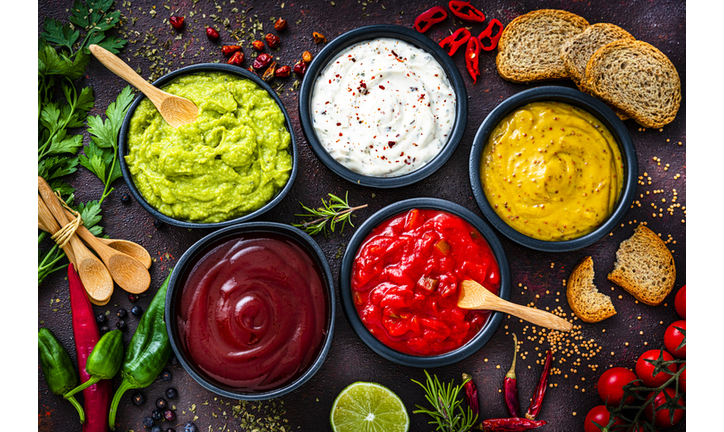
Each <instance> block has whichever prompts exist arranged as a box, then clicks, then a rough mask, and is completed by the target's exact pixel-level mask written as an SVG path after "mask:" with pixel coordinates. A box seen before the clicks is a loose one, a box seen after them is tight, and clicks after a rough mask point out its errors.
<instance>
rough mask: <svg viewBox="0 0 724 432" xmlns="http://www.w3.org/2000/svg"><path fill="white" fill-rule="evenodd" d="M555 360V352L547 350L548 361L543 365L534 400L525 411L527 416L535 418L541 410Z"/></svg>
mask: <svg viewBox="0 0 724 432" xmlns="http://www.w3.org/2000/svg"><path fill="white" fill-rule="evenodd" d="M552 360H553V354H552V353H551V350H548V352H546V362H545V364H544V365H543V374H542V375H541V377H540V381H538V386H537V387H536V388H535V392H534V393H533V400H532V401H531V403H530V406H529V407H528V412H526V413H525V418H527V419H530V420H535V418H536V417H537V416H538V413H539V412H540V408H541V406H542V405H543V396H545V395H546V388H548V373H549V372H550V370H551V363H552Z"/></svg>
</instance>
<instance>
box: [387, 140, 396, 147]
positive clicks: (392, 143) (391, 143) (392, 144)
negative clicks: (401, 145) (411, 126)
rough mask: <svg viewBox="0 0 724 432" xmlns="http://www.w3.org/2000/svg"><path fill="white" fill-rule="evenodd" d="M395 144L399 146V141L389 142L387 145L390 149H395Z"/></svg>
mask: <svg viewBox="0 0 724 432" xmlns="http://www.w3.org/2000/svg"><path fill="white" fill-rule="evenodd" d="M395 144H397V141H387V145H388V146H390V148H392V147H394V146H395Z"/></svg>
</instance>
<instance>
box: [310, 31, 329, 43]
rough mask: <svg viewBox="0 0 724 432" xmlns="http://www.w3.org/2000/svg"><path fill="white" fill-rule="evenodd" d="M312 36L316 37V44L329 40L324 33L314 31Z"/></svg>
mask: <svg viewBox="0 0 724 432" xmlns="http://www.w3.org/2000/svg"><path fill="white" fill-rule="evenodd" d="M312 37H313V38H314V43H315V44H319V43H322V42H327V38H326V37H324V35H323V34H322V33H318V32H312Z"/></svg>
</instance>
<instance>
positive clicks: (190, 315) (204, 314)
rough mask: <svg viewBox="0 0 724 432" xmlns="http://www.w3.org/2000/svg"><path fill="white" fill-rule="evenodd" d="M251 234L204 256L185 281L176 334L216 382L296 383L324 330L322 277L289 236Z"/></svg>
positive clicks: (247, 386) (252, 387) (257, 386)
mask: <svg viewBox="0 0 724 432" xmlns="http://www.w3.org/2000/svg"><path fill="white" fill-rule="evenodd" d="M254 236H261V234H258V235H255V234H246V235H245V236H244V237H241V238H234V239H231V240H227V241H225V242H224V243H222V244H220V245H218V246H217V247H215V248H214V249H213V250H211V251H210V252H208V253H207V254H206V255H205V256H203V257H202V258H201V259H200V260H199V261H198V262H197V263H196V264H195V266H194V268H193V270H192V271H191V273H190V275H189V277H188V278H187V280H186V283H185V284H184V289H183V292H182V295H181V302H180V307H179V309H178V310H179V312H178V330H179V334H180V336H181V341H182V344H183V346H184V347H185V349H186V352H187V353H188V355H189V357H190V359H191V361H192V362H193V363H195V364H196V365H197V366H198V368H199V369H201V370H202V371H203V372H204V373H205V374H206V375H207V376H208V377H210V378H211V379H212V380H213V381H216V382H219V383H221V384H222V385H223V386H225V387H231V388H234V389H243V390H244V391H247V392H257V391H266V390H270V389H274V388H278V387H281V386H282V385H284V384H286V383H288V382H290V381H292V380H293V379H295V378H296V377H298V376H299V375H301V374H302V373H304V372H305V371H306V370H307V369H308V368H309V366H310V365H311V364H312V363H313V362H314V360H315V358H316V357H317V354H318V353H319V351H320V349H321V347H322V345H323V342H324V336H325V332H326V330H325V329H326V323H327V319H328V318H327V315H328V313H327V303H326V297H325V294H324V291H325V288H324V283H323V282H322V277H321V273H320V271H319V269H318V266H317V265H316V263H315V262H314V260H313V259H312V258H311V257H310V256H309V254H308V253H306V252H305V251H304V250H303V249H302V248H301V247H300V246H298V245H297V244H296V243H294V242H292V241H291V240H289V239H287V238H285V237H279V238H274V237H266V236H268V234H266V235H265V237H254Z"/></svg>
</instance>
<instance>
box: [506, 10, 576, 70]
mask: <svg viewBox="0 0 724 432" xmlns="http://www.w3.org/2000/svg"><path fill="white" fill-rule="evenodd" d="M586 27H588V21H586V20H585V19H584V18H583V17H580V16H578V15H576V14H573V13H570V12H566V11H562V10H557V9H540V10H535V11H532V12H528V13H527V14H525V15H521V16H519V17H517V18H515V19H514V20H513V21H511V22H510V24H508V25H507V26H506V27H505V29H504V30H503V34H502V35H501V36H500V40H499V41H498V55H497V57H496V58H495V64H496V66H497V67H498V73H499V74H500V76H501V77H503V78H504V79H506V80H508V81H512V82H517V83H528V82H532V81H540V80H554V79H562V78H568V77H569V75H568V72H567V71H566V68H565V66H564V64H563V59H562V58H561V47H562V46H563V44H564V43H565V42H566V41H567V40H568V39H569V38H571V37H573V36H575V35H577V34H579V33H581V32H582V31H583V30H584V29H585V28H586Z"/></svg>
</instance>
